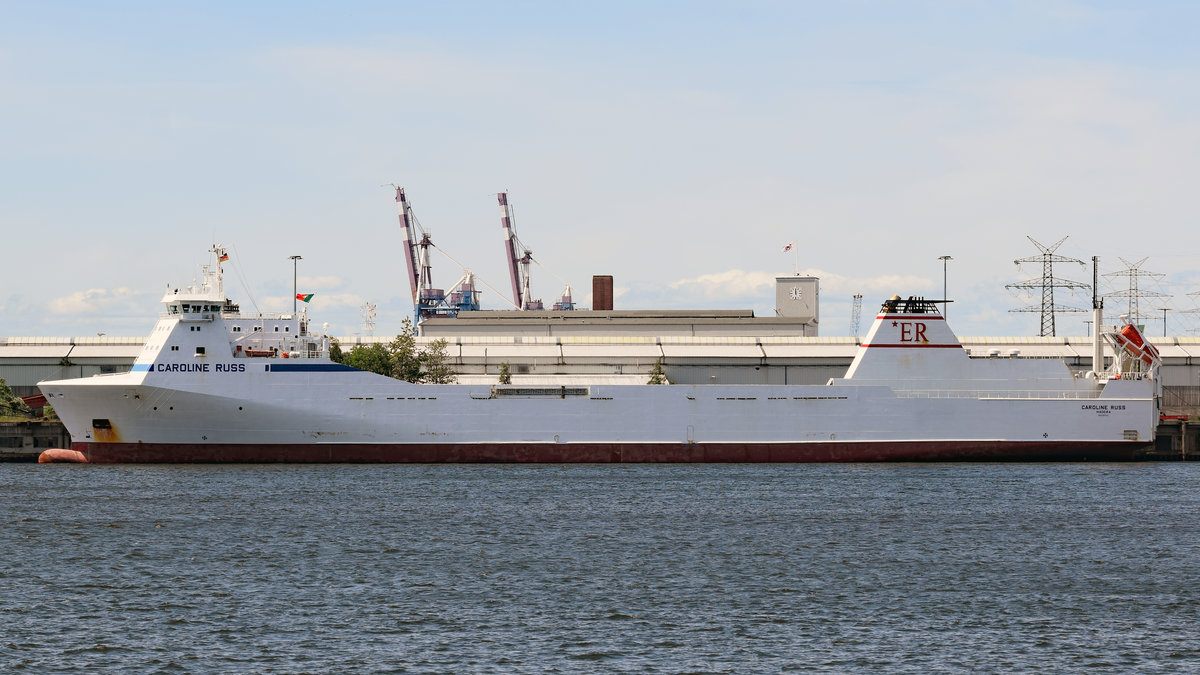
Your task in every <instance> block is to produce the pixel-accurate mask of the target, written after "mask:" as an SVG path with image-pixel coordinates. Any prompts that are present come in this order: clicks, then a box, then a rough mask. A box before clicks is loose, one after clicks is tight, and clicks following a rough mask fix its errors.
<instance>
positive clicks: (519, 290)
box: [496, 192, 542, 310]
mask: <svg viewBox="0 0 1200 675" xmlns="http://www.w3.org/2000/svg"><path fill="white" fill-rule="evenodd" d="M496 198H497V200H498V201H499V202H500V227H501V229H502V230H503V231H504V252H505V254H506V255H507V257H508V276H509V278H510V279H511V280H512V290H513V304H514V305H516V306H517V308H518V309H525V310H531V309H542V301H541V300H534V299H533V298H532V297H530V290H529V287H530V283H529V282H530V277H529V265H530V264H531V263H532V262H533V251H531V250H529V249H528V248H525V245H524V244H523V243H521V240H520V239H518V238H517V233H516V232H515V231H514V230H513V221H514V220H515V219H514V218H513V212H512V207H511V206H509V204H508V193H507V192H501V193H499V194H497V195H496ZM518 251H521V252H522V253H521V257H519V258H518V257H517V252H518Z"/></svg>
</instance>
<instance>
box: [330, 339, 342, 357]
mask: <svg viewBox="0 0 1200 675" xmlns="http://www.w3.org/2000/svg"><path fill="white" fill-rule="evenodd" d="M329 360H330V361H333V362H334V363H345V362H346V355H345V353H343V352H342V344H341V343H340V342H338V339H337V338H329Z"/></svg>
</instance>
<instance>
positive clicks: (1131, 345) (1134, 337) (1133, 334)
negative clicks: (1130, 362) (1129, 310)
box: [1115, 324, 1161, 366]
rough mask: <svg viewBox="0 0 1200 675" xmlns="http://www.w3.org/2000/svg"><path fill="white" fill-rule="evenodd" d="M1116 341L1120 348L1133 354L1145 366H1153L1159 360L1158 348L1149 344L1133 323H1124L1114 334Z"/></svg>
mask: <svg viewBox="0 0 1200 675" xmlns="http://www.w3.org/2000/svg"><path fill="white" fill-rule="evenodd" d="M1115 336H1116V338H1117V343H1118V344H1120V345H1121V348H1122V349H1124V350H1125V351H1127V352H1129V353H1130V354H1132V355H1133V357H1134V358H1136V359H1139V360H1141V362H1142V363H1144V364H1146V365H1147V366H1153V365H1155V364H1157V363H1159V362H1160V361H1161V357H1160V356H1159V354H1158V349H1157V348H1155V346H1154V345H1152V344H1150V343H1149V342H1148V341H1147V340H1146V339H1145V337H1144V336H1143V335H1142V332H1141V331H1140V330H1138V329H1137V326H1135V325H1133V324H1125V325H1124V326H1122V327H1121V330H1120V331H1118V332H1117V333H1116V334H1115Z"/></svg>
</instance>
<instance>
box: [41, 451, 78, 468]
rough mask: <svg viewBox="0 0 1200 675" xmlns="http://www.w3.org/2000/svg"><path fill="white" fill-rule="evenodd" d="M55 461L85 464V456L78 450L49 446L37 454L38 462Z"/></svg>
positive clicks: (50, 462)
mask: <svg viewBox="0 0 1200 675" xmlns="http://www.w3.org/2000/svg"><path fill="white" fill-rule="evenodd" d="M57 462H67V463H71V464H87V463H88V460H87V456H86V455H84V454H83V453H82V452H80V451H78V450H64V449H63V448H50V449H49V450H46V451H44V452H43V453H42V454H40V455H38V464H54V463H57Z"/></svg>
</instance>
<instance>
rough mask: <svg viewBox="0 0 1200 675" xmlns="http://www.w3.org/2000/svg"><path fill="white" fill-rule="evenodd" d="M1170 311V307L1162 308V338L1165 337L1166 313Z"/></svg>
mask: <svg viewBox="0 0 1200 675" xmlns="http://www.w3.org/2000/svg"><path fill="white" fill-rule="evenodd" d="M1169 311H1171V308H1170V307H1163V308H1162V312H1163V337H1167V312H1169Z"/></svg>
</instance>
